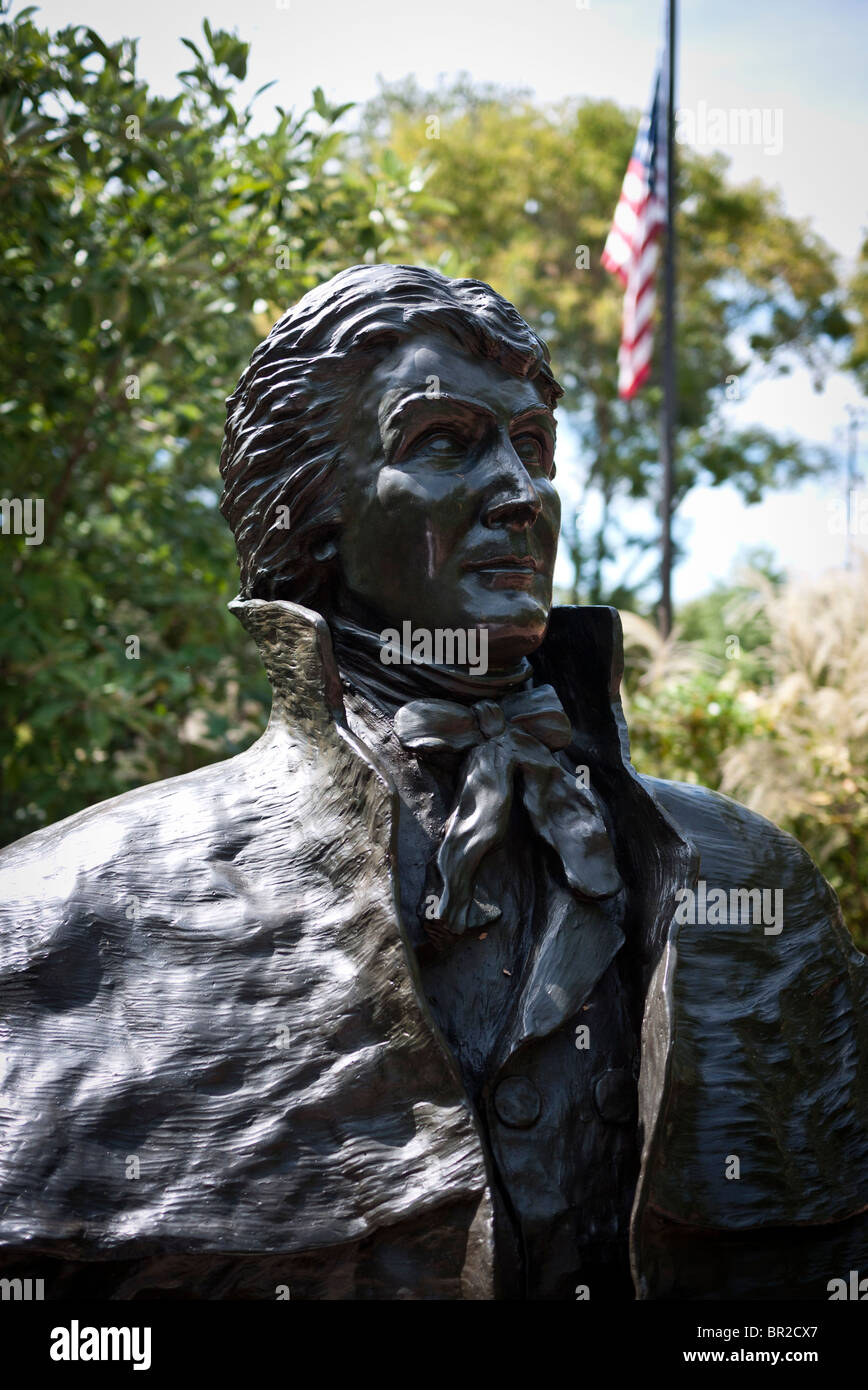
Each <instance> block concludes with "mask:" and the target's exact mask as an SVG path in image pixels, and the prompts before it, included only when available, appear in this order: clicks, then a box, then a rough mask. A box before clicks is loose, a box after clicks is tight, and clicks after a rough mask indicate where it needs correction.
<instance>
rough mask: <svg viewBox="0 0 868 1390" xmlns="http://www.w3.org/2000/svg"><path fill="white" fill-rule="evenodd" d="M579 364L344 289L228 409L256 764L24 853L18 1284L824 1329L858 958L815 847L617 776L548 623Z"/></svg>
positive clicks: (17, 930) (435, 279) (152, 791)
mask: <svg viewBox="0 0 868 1390" xmlns="http://www.w3.org/2000/svg"><path fill="white" fill-rule="evenodd" d="M559 395H560V388H559V387H558V385H557V382H556V381H555V379H554V376H553V375H552V371H551V368H550V365H549V354H548V352H547V350H546V348H545V346H544V344H543V343H542V342H541V341H540V339H539V338H538V337H537V336H536V335H535V334H534V333H533V332H532V331H531V329H530V328H529V327H528V325H527V324H526V323H525V322H524V321H523V320H522V319H521V317H520V316H519V314H518V313H517V312H516V310H515V309H514V307H513V306H512V305H510V304H508V303H507V302H506V301H505V300H504V299H502V298H501V296H499V295H498V294H496V293H495V292H494V291H493V290H492V289H490V288H489V287H488V286H487V285H484V284H481V283H479V282H477V281H473V280H449V279H446V278H445V277H443V276H442V275H439V274H437V273H436V272H434V271H429V270H423V269H420V268H417V267H410V266H383V265H381V266H355V267H352V268H351V269H349V270H347V271H344V272H343V273H342V274H340V275H337V276H336V277H335V278H334V279H333V280H331V281H329V282H328V283H327V284H324V285H321V286H319V287H318V288H317V289H315V290H312V291H311V292H310V293H309V294H307V295H305V297H304V298H303V299H302V300H301V302H300V303H299V304H297V305H296V306H295V307H294V308H292V309H291V310H289V311H288V312H287V313H286V314H285V315H284V316H283V318H282V319H281V320H280V321H279V322H278V323H277V324H276V325H275V327H274V328H273V329H272V331H271V333H270V334H269V336H268V338H267V339H266V340H265V341H264V342H263V343H262V344H261V345H260V346H259V347H258V348H257V350H256V352H255V353H254V355H253V358H252V360H251V363H250V365H249V367H248V368H247V370H246V371H245V373H244V375H243V377H242V379H241V381H240V383H239V385H238V388H237V390H236V391H235V393H234V395H233V396H232V397H230V399H229V402H228V418H227V425H226V436H225V443H224V448H223V454H222V459H221V471H222V474H223V478H224V482H225V492H224V497H223V501H222V510H223V512H224V515H225V516H226V518H227V520H228V522H229V524H230V525H231V527H232V529H233V532H234V534H235V538H236V543H237V548H238V555H239V561H240V569H241V595H240V598H239V599H238V600H236V602H235V603H234V604H233V605H232V606H233V611H234V612H235V613H236V614H237V616H238V617H239V618H240V620H241V622H242V623H243V624H244V625H245V627H246V628H247V630H248V631H249V632H250V633H251V635H252V636H253V638H254V639H255V641H256V643H257V645H258V647H259V650H260V654H261V657H262V660H263V662H264V664H265V667H266V670H267V672H268V675H269V678H270V681H271V684H272V686H273V690H274V704H273V711H272V715H271V720H270V722H269V725H268V728H267V730H266V732H265V733H264V734H263V736H262V737H261V738H260V739H259V741H258V742H257V743H255V744H254V745H253V746H252V747H251V748H249V749H248V750H247V751H246V752H244V753H242V754H241V755H240V756H238V757H235V758H233V759H231V760H230V761H228V762H223V763H219V764H215V765H212V766H209V767H206V768H203V769H201V770H199V771H196V772H193V773H190V774H188V775H186V776H183V777H178V778H174V779H172V780H170V781H167V782H162V783H157V784H156V785H153V786H149V787H144V788H141V789H140V790H137V791H133V792H129V793H127V794H126V795H124V796H120V797H117V798H115V799H114V800H112V801H108V802H105V803H104V804H102V805H100V806H97V807H94V808H93V809H91V810H88V811H84V812H82V813H80V814H79V815H76V816H72V817H71V818H70V819H68V820H66V821H64V822H62V823H61V824H60V825H56V826H53V827H49V828H47V829H44V830H41V831H38V832H37V833H36V834H33V835H30V836H28V837H27V838H26V839H24V840H22V841H20V842H19V843H18V844H16V845H13V846H12V847H10V848H9V849H8V850H6V851H5V853H4V854H3V855H2V857H0V863H2V873H0V883H2V890H0V912H2V914H3V922H4V926H3V930H2V937H0V940H2V963H0V1015H2V1030H3V1031H2V1044H0V1050H2V1053H3V1054H4V1056H5V1063H6V1066H5V1075H4V1081H3V1087H2V1091H3V1100H4V1109H3V1111H2V1122H0V1249H2V1268H3V1273H4V1274H6V1275H10V1274H12V1273H16V1274H20V1275H21V1276H22V1277H28V1276H29V1277H44V1278H45V1280H46V1296H47V1297H58V1298H59V1297H64V1296H69V1295H71V1294H73V1293H87V1294H90V1295H91V1296H95V1297H113V1298H136V1297H165V1298H222V1297H247V1298H259V1299H262V1298H282V1297H291V1298H306V1299H521V1300H523V1299H552V1300H558V1299H567V1300H574V1299H576V1298H578V1299H585V1298H590V1299H591V1300H592V1301H593V1300H600V1299H603V1300H606V1299H610V1300H626V1299H632V1298H637V1297H638V1298H641V1299H665V1298H680V1299H714V1298H733V1297H746V1298H755V1299H762V1298H781V1297H805V1298H826V1297H828V1296H829V1295H828V1293H827V1289H828V1288H829V1287H830V1286H831V1285H830V1281H832V1280H836V1279H837V1280H840V1279H844V1280H846V1279H847V1278H848V1271H850V1270H852V1269H857V1270H864V1271H866V1272H868V1226H866V1216H865V1214H864V1213H865V1211H866V1208H868V1127H866V1119H868V1037H866V1027H868V1025H866V1017H868V1014H866V1009H865V999H866V960H865V958H864V957H863V956H862V955H861V954H860V953H859V952H858V951H857V950H856V949H855V948H854V946H853V945H852V942H851V939H850V937H849V935H848V933H847V931H846V928H845V927H844V925H843V923H842V921H841V917H840V912H839V909H838V905H837V901H836V899H835V896H834V894H833V893H832V891H831V889H830V888H829V887H828V885H827V884H826V883H825V882H824V881H823V879H822V878H821V876H820V875H819V873H818V872H817V870H816V868H815V867H814V866H813V864H812V863H811V861H810V859H809V857H808V856H807V854H806V853H805V851H804V850H803V849H802V848H801V847H800V846H799V845H798V844H797V843H796V841H794V840H793V839H792V838H791V837H790V836H788V835H786V834H784V833H783V832H781V831H780V830H778V829H777V828H776V827H775V826H774V825H772V824H770V823H769V822H768V821H766V820H764V819H762V818H761V817H759V816H756V815H754V814H752V813H751V812H748V811H747V810H745V809H744V808H742V807H741V806H739V805H737V804H736V803H735V802H733V801H731V800H729V799H728V798H726V797H723V796H719V795H717V794H715V793H712V792H710V791H707V790H705V789H703V788H701V787H697V786H687V785H680V784H675V783H668V782H661V781H653V780H648V779H645V778H642V777H639V776H637V774H636V773H635V772H634V770H633V768H632V767H631V765H630V762H629V755H628V745H627V731H626V728H625V725H624V721H623V717H622V715H621V711H620V706H619V702H618V688H619V680H620V674H621V642H620V629H619V623H618V618H617V614H616V613H615V612H614V610H612V609H609V608H587V609H581V608H578V609H571V608H555V609H552V608H551V594H552V572H553V566H554V559H555V550H556V545H557V536H558V526H559V503H558V497H557V493H556V490H555V486H554V439H555V422H554V408H555V405H556V401H557V398H558V396H559Z"/></svg>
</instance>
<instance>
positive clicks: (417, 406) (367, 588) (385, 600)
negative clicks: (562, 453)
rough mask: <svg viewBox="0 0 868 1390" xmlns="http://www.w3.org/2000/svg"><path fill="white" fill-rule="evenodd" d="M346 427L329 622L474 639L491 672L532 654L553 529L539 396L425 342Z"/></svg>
mask: <svg viewBox="0 0 868 1390" xmlns="http://www.w3.org/2000/svg"><path fill="white" fill-rule="evenodd" d="M438 392H439V395H438V394H437V393H438ZM344 428H345V438H346V444H347V447H346V449H345V451H344V458H345V460H346V467H347V476H346V505H345V509H344V524H343V530H342V533H341V538H340V542H339V578H338V589H337V595H336V606H337V609H338V611H339V612H341V613H342V614H344V616H346V617H350V618H353V619H355V620H356V621H358V622H360V623H363V624H364V625H365V626H367V627H369V628H371V629H373V630H375V631H382V630H383V629H384V628H398V629H399V630H400V628H401V624H402V623H403V622H404V621H405V620H408V619H409V621H410V622H411V623H412V625H413V627H414V629H419V628H425V629H427V630H429V631H432V632H433V631H434V630H436V629H437V628H441V629H442V628H465V629H468V630H469V629H473V628H485V629H487V631H488V652H489V659H490V662H491V665H492V666H508V665H511V664H514V662H515V661H516V660H517V659H518V658H519V657H521V656H523V655H524V654H525V653H527V652H529V651H533V649H534V648H535V647H537V646H539V644H540V642H541V641H542V639H543V636H544V634H545V628H546V623H547V622H548V615H549V610H550V608H551V597H552V575H553V571H554V563H555V555H556V551H557V540H558V529H559V526H560V499H559V497H558V494H557V492H556V490H555V487H554V484H553V482H552V474H553V471H554V443H555V424H554V417H553V415H552V412H551V411H550V409H549V408H548V406H547V405H546V403H545V400H544V398H543V396H542V394H541V392H540V390H539V387H538V386H537V385H536V384H535V383H534V382H533V381H526V380H523V379H522V378H519V377H515V376H511V375H510V374H509V372H507V371H505V370H504V369H503V367H501V366H500V365H499V364H497V363H496V362H493V361H488V360H483V359H482V358H478V357H475V356H473V355H472V354H467V353H465V352H463V351H462V350H461V348H460V347H459V346H458V345H457V343H455V341H454V340H452V339H451V338H450V337H449V336H448V335H447V334H445V333H439V332H436V331H435V332H431V333H430V334H425V335H419V336H417V337H414V338H410V339H408V340H406V341H404V342H402V343H399V344H398V346H397V347H396V348H395V349H394V350H393V351H392V352H391V353H390V354H389V356H387V357H386V358H385V359H384V360H383V361H382V362H381V363H380V364H379V365H378V366H377V367H376V368H375V370H374V371H373V372H371V373H370V374H369V375H368V376H367V377H366V378H365V379H364V380H363V381H362V382H360V385H359V389H358V393H357V394H356V397H355V399H354V400H353V401H352V403H351V407H350V409H349V410H348V414H347V418H346V420H345V426H344Z"/></svg>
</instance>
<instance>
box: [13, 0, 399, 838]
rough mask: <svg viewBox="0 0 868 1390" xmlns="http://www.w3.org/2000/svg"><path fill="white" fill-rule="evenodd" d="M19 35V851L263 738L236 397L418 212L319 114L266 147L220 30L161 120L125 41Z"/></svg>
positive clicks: (164, 106) (329, 111)
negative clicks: (243, 551) (241, 100)
mask: <svg viewBox="0 0 868 1390" xmlns="http://www.w3.org/2000/svg"><path fill="white" fill-rule="evenodd" d="M32 15H33V9H32V8H30V9H26V10H23V11H21V12H19V13H18V14H17V15H16V16H15V17H14V18H10V17H5V18H4V19H3V22H2V23H0V196H2V200H3V218H2V225H0V307H2V318H3V324H4V342H3V351H2V353H0V415H2V427H3V442H4V468H3V477H2V480H0V481H2V491H3V496H4V498H5V499H6V503H7V504H8V505H6V506H5V507H4V516H3V532H4V534H2V536H0V545H2V547H3V548H4V552H5V558H6V559H7V562H8V563H7V564H6V565H4V566H3V580H2V591H0V615H2V622H3V627H4V632H5V634H6V640H5V642H4V650H3V656H2V669H0V689H2V695H0V700H2V721H3V724H4V728H5V733H6V737H5V738H4V739H3V746H4V752H3V756H2V776H3V782H4V791H5V796H4V813H3V820H2V825H0V832H2V834H3V836H4V838H5V839H7V840H8V839H12V838H17V837H18V836H19V835H22V834H24V833H26V832H27V831H29V830H32V829H34V828H36V827H38V826H39V825H40V824H41V823H43V822H44V821H46V820H53V819H56V818H58V817H60V816H63V815H67V814H69V813H71V812H72V811H75V810H78V809H79V808H80V807H82V806H84V805H87V804H89V803H91V802H93V801H95V800H98V799H100V798H102V797H105V796H109V795H112V794H115V793H117V792H119V791H123V790H125V789H126V788H127V787H129V786H130V785H132V784H133V783H136V782H140V781H146V780H152V779H153V778H157V777H166V776H169V775H173V774H175V773H179V772H183V771H185V770H188V769H189V768H192V767H195V766H197V765H199V764H201V763H203V762H207V761H209V760H211V759H212V758H214V757H215V756H218V755H225V753H226V752H227V751H228V752H231V751H232V750H233V749H234V748H238V747H240V746H243V743H244V742H245V741H246V740H249V738H250V736H251V734H252V732H253V731H254V730H255V729H256V728H257V727H258V725H259V723H260V722H261V719H262V716H263V703H264V701H265V700H266V698H267V694H266V685H265V681H264V678H262V677H260V675H259V666H258V662H257V661H256V659H255V656H254V655H253V653H252V648H251V647H250V645H249V643H248V640H247V639H246V637H245V636H244V634H243V633H242V631H241V629H240V627H239V626H238V624H237V623H236V622H235V619H233V618H231V617H230V616H229V615H228V613H227V611H226V602H227V600H228V599H229V598H231V597H232V594H233V593H234V592H235V588H236V570H235V561H234V552H233V547H232V541H231V536H230V534H229V531H228V528H227V527H226V526H225V524H224V523H223V521H222V519H221V517H220V516H219V513H218V511H217V497H218V492H219V486H220V483H219V476H218V471H217V461H218V457H219V451H220V439H221V433H222V427H223V419H224V414H225V410H224V400H225V397H226V395H227V394H228V392H229V391H230V390H231V389H232V387H233V386H234V384H235V381H236V379H237V377H238V374H239V372H240V370H241V369H242V367H243V366H244V364H245V362H246V360H247V358H248V356H249V354H250V351H251V349H252V347H253V346H254V344H255V342H256V341H257V340H258V339H259V338H260V337H261V336H262V335H263V334H264V333H265V332H266V331H267V329H268V327H269V325H270V323H271V322H272V321H273V319H274V318H275V317H276V316H277V314H278V313H279V312H280V311H282V309H283V308H285V307H286V305H287V304H288V303H291V302H292V301H293V300H294V299H296V298H297V297H298V296H299V295H300V294H301V293H302V292H303V291H304V290H305V289H307V288H308V287H309V286H311V285H313V284H315V283H317V282H318V281H319V280H322V279H324V278H326V277H328V276H329V275H331V274H333V273H334V272H335V271H336V270H337V269H339V268H342V267H343V266H345V265H347V264H349V263H352V262H354V261H359V260H363V259H376V258H377V257H382V256H389V255H392V254H396V253H400V250H401V246H402V243H401V240H400V237H401V232H400V228H401V226H402V225H406V218H407V216H408V214H409V213H410V211H411V210H412V209H413V207H414V206H415V205H416V204H417V203H420V204H421V205H422V206H424V195H423V194H422V192H421V178H420V177H419V176H415V175H414V173H413V171H412V170H407V169H404V168H403V167H402V166H399V165H398V163H397V161H396V160H395V159H394V157H390V159H389V160H388V161H377V160H376V159H371V160H369V161H367V162H363V163H359V161H358V160H356V161H354V162H353V166H352V168H350V167H349V165H348V161H347V159H346V157H345V154H344V147H343V141H344V135H343V133H342V131H341V130H340V128H339V127H338V125H337V122H339V121H340V119H341V117H342V116H343V114H344V111H345V110H346V108H345V107H339V108H336V109H335V108H331V107H330V106H329V105H328V103H327V102H326V101H325V99H324V97H323V94H322V92H321V91H320V90H319V89H317V90H315V91H314V94H313V101H312V105H311V107H310V108H309V109H307V110H305V111H302V112H301V113H298V114H294V113H293V112H291V111H285V110H283V109H281V108H279V107H278V108H277V109H276V111H275V112H274V115H273V118H272V120H271V123H270V125H268V128H267V129H266V130H264V131H260V132H259V133H257V131H256V129H255V128H254V125H253V123H252V113H251V107H250V105H248V106H247V107H245V108H243V109H239V107H238V105H237V99H236V96H235V93H236V90H237V85H238V83H239V82H240V81H241V80H242V79H243V78H244V75H245V71H246V64H247V54H248V45H247V44H246V43H243V42H242V41H241V40H240V39H239V38H238V37H237V36H236V35H233V34H228V33H225V32H224V31H221V30H216V31H215V30H213V29H212V28H211V26H210V25H209V24H208V23H207V21H206V22H205V24H204V25H203V38H202V39H201V40H200V41H199V42H198V43H195V42H193V41H191V40H185V43H186V44H187V48H188V50H189V51H190V55H191V61H190V66H189V67H188V69H187V70H186V71H185V72H184V73H182V74H179V84H178V90H177V91H176V92H175V93H174V94H173V95H170V96H168V97H160V96H156V95H154V94H153V93H151V92H150V91H149V90H148V88H147V85H146V84H145V83H144V82H143V81H142V80H141V79H140V78H139V77H138V76H137V73H136V44H135V42H134V41H131V40H123V41H121V42H120V43H117V44H113V45H108V44H106V43H104V42H103V40H102V39H101V38H100V37H99V35H98V34H96V33H94V31H93V30H91V29H87V28H84V27H83V26H72V27H69V28H65V29H63V30H61V31H60V32H58V33H56V34H51V33H49V32H46V31H45V30H43V29H40V28H39V27H38V26H37V25H36V23H35V22H34V20H33V18H32ZM410 185H412V187H411V186H410ZM25 503H27V504H29V505H30V506H31V508H32V511H31V519H33V520H35V516H36V508H37V507H38V508H39V509H40V510H41V516H42V526H43V528H44V536H43V537H42V543H41V544H36V543H33V542H34V541H35V540H36V539H37V537H36V533H35V529H34V528H31V535H30V536H29V537H28V536H26V535H24V534H23V532H22V515H21V509H22V507H23V506H24V504H25ZM16 507H17V512H16ZM16 531H17V532H19V533H20V534H15V532H16Z"/></svg>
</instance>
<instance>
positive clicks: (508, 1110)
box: [494, 1076, 542, 1129]
mask: <svg viewBox="0 0 868 1390" xmlns="http://www.w3.org/2000/svg"><path fill="white" fill-rule="evenodd" d="M494 1108H495V1110H496V1111H497V1115H498V1119H500V1120H502V1121H503V1123H504V1124H505V1125H509V1127H510V1129H530V1127H531V1125H534V1124H536V1122H537V1120H538V1119H539V1113H540V1110H541V1109H542V1102H541V1100H540V1094H539V1091H538V1090H537V1088H536V1086H535V1085H534V1084H533V1082H532V1081H530V1080H529V1079H528V1078H527V1077H526V1076H507V1077H505V1078H504V1080H503V1081H501V1083H500V1085H499V1086H498V1087H497V1089H496V1091H495V1092H494Z"/></svg>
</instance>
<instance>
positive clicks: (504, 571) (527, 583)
mask: <svg viewBox="0 0 868 1390" xmlns="http://www.w3.org/2000/svg"><path fill="white" fill-rule="evenodd" d="M544 568H545V567H544V565H543V562H542V561H541V560H537V559H535V558H534V556H533V555H513V554H511V553H510V552H506V553H504V554H501V555H485V556H482V557H481V558H480V559H478V560H468V561H466V563H465V564H464V565H463V566H462V569H465V570H472V571H474V572H475V573H477V574H480V575H482V576H484V578H485V580H486V581H487V586H488V587H489V588H491V589H529V588H531V586H532V584H533V582H534V579H535V578H536V576H537V575H538V574H542V573H543V572H544Z"/></svg>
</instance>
